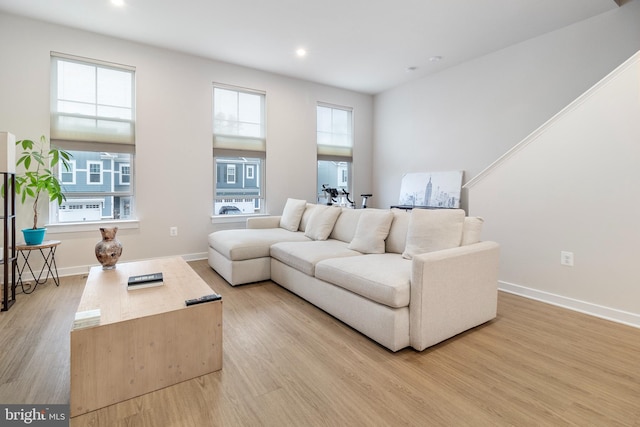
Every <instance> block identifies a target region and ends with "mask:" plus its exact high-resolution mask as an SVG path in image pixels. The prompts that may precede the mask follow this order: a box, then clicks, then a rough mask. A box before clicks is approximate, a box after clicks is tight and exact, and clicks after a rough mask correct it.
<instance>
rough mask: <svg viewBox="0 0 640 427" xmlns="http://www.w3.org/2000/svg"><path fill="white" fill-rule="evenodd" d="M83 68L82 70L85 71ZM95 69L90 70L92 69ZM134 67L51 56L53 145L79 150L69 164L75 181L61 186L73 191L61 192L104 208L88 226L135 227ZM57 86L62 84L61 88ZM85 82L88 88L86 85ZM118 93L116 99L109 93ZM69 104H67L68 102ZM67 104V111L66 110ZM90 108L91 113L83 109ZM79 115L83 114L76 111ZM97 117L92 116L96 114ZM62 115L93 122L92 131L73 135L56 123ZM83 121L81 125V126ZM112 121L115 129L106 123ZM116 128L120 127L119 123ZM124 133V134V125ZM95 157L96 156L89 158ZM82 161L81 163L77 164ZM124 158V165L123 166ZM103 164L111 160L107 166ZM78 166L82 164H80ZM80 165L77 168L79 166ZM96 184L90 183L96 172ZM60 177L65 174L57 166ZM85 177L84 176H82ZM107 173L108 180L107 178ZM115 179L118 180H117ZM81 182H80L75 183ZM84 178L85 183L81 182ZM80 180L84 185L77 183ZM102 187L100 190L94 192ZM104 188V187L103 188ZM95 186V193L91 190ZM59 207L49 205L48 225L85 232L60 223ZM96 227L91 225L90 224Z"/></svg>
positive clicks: (74, 224)
mask: <svg viewBox="0 0 640 427" xmlns="http://www.w3.org/2000/svg"><path fill="white" fill-rule="evenodd" d="M67 62H69V63H71V64H76V65H78V64H79V65H80V67H78V68H74V67H67V66H66V63H67ZM82 66H86V68H83V67H82ZM92 67H93V69H92ZM67 70H71V71H72V72H73V70H80V71H79V72H82V73H85V74H83V75H86V76H91V75H93V76H94V77H93V78H92V79H89V78H88V77H87V79H84V80H83V79H77V82H78V84H77V85H76V79H74V78H73V76H74V75H75V74H65V73H66V72H67ZM135 74H136V69H135V67H132V66H128V65H122V64H115V63H111V62H107V61H101V60H96V59H91V58H85V57H79V56H74V55H69V54H64V53H59V52H53V51H52V52H51V70H50V76H51V99H50V103H51V107H50V108H51V122H52V123H51V129H50V131H51V138H50V140H51V142H52V144H55V145H57V146H59V147H61V148H63V149H65V150H67V151H71V152H77V153H76V156H75V157H74V158H73V159H72V160H71V162H72V163H73V173H74V175H73V177H74V182H73V183H72V182H61V184H62V185H63V186H68V187H71V186H73V187H75V188H69V189H66V190H65V196H66V198H67V201H68V202H69V203H74V201H78V202H80V201H81V200H86V199H96V200H100V203H101V205H102V206H103V207H104V209H105V210H103V211H102V212H101V215H100V220H86V224H87V225H89V224H95V223H100V224H101V225H102V224H104V225H107V224H110V223H112V224H114V225H117V226H118V227H122V228H137V224H138V220H137V217H136V213H135V209H134V206H135V198H136V194H135V187H134V178H135V167H134V163H135V122H136V81H135ZM59 84H61V85H63V86H61V87H59V86H58V85H59ZM87 84H89V86H87ZM110 90H115V91H117V95H114V94H112V93H110V92H109V91H110ZM85 98H86V100H87V103H88V104H87V105H91V106H92V107H91V108H90V109H80V110H78V109H77V108H76V107H74V106H73V105H74V102H75V103H78V104H81V103H82V101H81V100H83V99H85ZM67 100H69V102H70V104H69V103H67ZM69 105H71V107H68V106H69ZM89 110H91V111H90V112H91V114H87V111H89ZM78 111H82V113H78ZM94 113H95V114H94ZM61 117H70V118H71V119H70V120H72V121H73V118H74V117H78V119H80V122H79V123H92V122H95V127H94V126H92V125H88V126H89V127H87V128H86V129H89V130H91V129H93V131H90V132H73V131H72V128H66V127H65V123H64V122H56V120H58V119H59V118H61ZM82 120H84V122H82ZM110 122H112V123H114V125H113V126H112V125H110V124H109V123H110ZM118 124H120V125H118ZM121 125H122V126H124V127H125V128H127V129H128V131H130V132H128V133H125V134H124V136H123V134H122V132H121V130H122V126H121ZM92 153H94V154H92ZM80 159H82V160H80ZM123 160H124V162H122V161H123ZM105 161H110V162H111V163H110V166H109V167H107V165H106V164H105ZM81 162H82V163H81ZM79 164H80V165H81V166H83V167H82V168H81V169H79V168H78V165H79ZM92 165H93V167H94V168H96V167H97V168H99V170H100V171H99V180H97V181H95V182H92V177H96V176H97V175H98V172H92V171H91V169H92ZM123 165H128V167H129V174H128V176H129V182H122V176H123V174H122V166H123ZM56 172H57V174H58V176H62V174H63V173H69V172H64V171H61V170H60V168H58V170H57V171H56ZM82 174H85V175H86V176H85V177H82V176H81V175H82ZM105 174H108V176H105ZM116 175H118V177H116ZM78 178H79V179H78ZM83 178H84V179H83ZM81 181H82V182H81ZM100 186H102V187H103V188H101V189H100V188H98V187H100ZM106 186H108V187H106ZM92 187H93V188H95V190H94V189H92ZM121 205H126V206H127V207H128V208H129V209H130V210H131V214H130V215H128V216H125V217H123V216H122V212H120V206H121ZM60 210H61V209H60V207H59V206H58V204H57V203H55V202H51V203H50V204H49V223H48V224H47V226H48V227H49V226H51V227H54V228H55V229H56V231H57V232H66V231H78V229H84V228H85V227H83V226H82V224H85V221H82V222H74V221H73V220H71V221H61V220H60V218H61V216H60ZM93 227H95V225H94V226H93Z"/></svg>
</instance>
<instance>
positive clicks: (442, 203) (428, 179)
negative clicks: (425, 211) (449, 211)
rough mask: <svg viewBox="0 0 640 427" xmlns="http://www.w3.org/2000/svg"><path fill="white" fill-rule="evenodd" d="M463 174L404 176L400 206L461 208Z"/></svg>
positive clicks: (407, 174)
mask: <svg viewBox="0 0 640 427" xmlns="http://www.w3.org/2000/svg"><path fill="white" fill-rule="evenodd" d="M463 172H464V171H448V172H414V173H406V174H404V175H403V176H402V183H401V185H400V205H408V206H429V207H438V208H459V207H460V193H461V191H462V174H463Z"/></svg>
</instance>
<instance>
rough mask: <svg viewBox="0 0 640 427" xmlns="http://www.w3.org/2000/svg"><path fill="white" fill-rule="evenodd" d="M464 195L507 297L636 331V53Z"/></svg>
mask: <svg viewBox="0 0 640 427" xmlns="http://www.w3.org/2000/svg"><path fill="white" fill-rule="evenodd" d="M465 189H466V191H467V194H468V200H469V214H470V215H478V216H482V217H484V218H485V228H484V230H483V239H484V240H495V241H497V242H499V243H500V244H501V246H502V253H501V264H500V276H499V277H500V284H499V286H500V288H501V289H502V290H505V291H508V292H512V293H516V294H520V295H524V296H527V297H530V298H535V299H539V300H542V301H546V302H549V303H552V304H557V305H561V306H565V307H568V308H571V309H574V310H578V311H583V312H586V313H589V314H593V315H596V316H599V317H604V318H608V319H611V320H614V321H617V322H621V323H625V324H629V325H632V326H636V327H640V52H638V53H636V54H635V55H634V56H632V57H631V58H630V59H629V60H627V61H626V62H625V63H624V64H622V65H621V66H620V67H618V68H617V69H615V70H614V71H613V72H612V73H610V74H609V75H608V76H607V77H605V78H604V79H602V80H601V81H600V82H599V83H597V84H596V85H595V86H594V87H592V88H591V89H590V90H588V91H587V92H586V93H584V94H583V95H582V96H580V97H579V98H578V99H576V100H575V101H574V102H573V103H571V104H570V105H569V106H567V107H566V108H565V109H563V110H562V111H560V112H559V113H558V114H557V115H555V116H554V117H553V118H551V119H550V120H549V121H548V122H546V123H545V124H544V125H542V126H541V127H540V128H538V129H537V130H536V131H534V132H533V133H532V134H531V135H529V136H528V137H527V138H525V139H524V140H523V141H522V142H521V143H519V144H518V145H516V146H515V147H514V148H513V149H511V150H510V151H509V152H507V153H506V154H505V155H504V156H502V157H501V158H500V159H498V160H497V161H496V162H494V163H493V164H492V165H491V166H489V167H488V168H487V169H485V170H484V171H483V172H481V173H480V174H479V175H478V176H476V177H474V178H473V179H471V180H470V181H469V182H468V183H467V184H466V185H465ZM562 251H566V252H572V253H573V255H574V265H573V266H572V267H571V266H566V265H561V263H560V261H561V256H560V254H561V252H562Z"/></svg>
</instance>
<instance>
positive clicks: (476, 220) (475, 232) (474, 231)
mask: <svg viewBox="0 0 640 427" xmlns="http://www.w3.org/2000/svg"><path fill="white" fill-rule="evenodd" d="M483 224H484V219H482V218H480V217H479V216H468V217H466V218H465V219H464V226H463V229H462V243H460V246H465V245H472V244H474V243H478V242H479V241H480V235H481V233H482V225H483Z"/></svg>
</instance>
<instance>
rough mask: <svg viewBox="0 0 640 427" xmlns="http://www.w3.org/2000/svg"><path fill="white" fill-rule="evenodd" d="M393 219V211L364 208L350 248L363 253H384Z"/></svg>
mask: <svg viewBox="0 0 640 427" xmlns="http://www.w3.org/2000/svg"><path fill="white" fill-rule="evenodd" d="M392 221H393V213H392V212H391V211H385V210H378V209H364V210H363V211H362V214H361V215H360V219H359V220H358V225H357V227H356V233H355V235H354V236H353V240H351V243H349V246H348V248H349V249H352V250H354V251H358V252H362V253H363V254H383V253H384V240H385V239H386V238H387V236H388V235H389V228H391V222H392Z"/></svg>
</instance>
